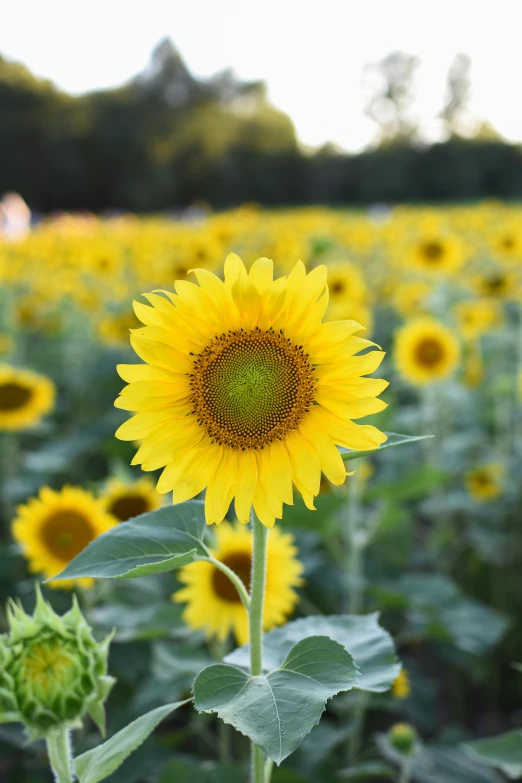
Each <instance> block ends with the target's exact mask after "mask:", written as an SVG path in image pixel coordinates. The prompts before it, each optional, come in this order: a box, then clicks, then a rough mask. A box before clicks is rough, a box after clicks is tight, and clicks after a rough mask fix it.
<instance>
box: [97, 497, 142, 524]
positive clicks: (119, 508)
mask: <svg viewBox="0 0 522 783" xmlns="http://www.w3.org/2000/svg"><path fill="white" fill-rule="evenodd" d="M107 511H108V512H109V514H112V515H113V516H115V517H116V519H119V521H120V522H126V521H127V520H128V519H132V517H138V516H139V515H140V514H145V513H146V512H147V511H150V508H149V504H148V502H147V499H146V498H144V497H143V496H142V495H138V494H129V495H120V497H117V498H114V500H113V501H112V503H110V505H109V507H108V509H107Z"/></svg>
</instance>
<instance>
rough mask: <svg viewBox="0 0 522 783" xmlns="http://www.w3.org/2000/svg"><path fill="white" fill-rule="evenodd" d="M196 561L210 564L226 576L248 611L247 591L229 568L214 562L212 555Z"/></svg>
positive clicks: (219, 562)
mask: <svg viewBox="0 0 522 783" xmlns="http://www.w3.org/2000/svg"><path fill="white" fill-rule="evenodd" d="M198 560H204V561H205V562H206V563H212V565H213V566H214V567H215V568H218V569H219V570H220V571H222V572H223V573H224V574H225V575H226V576H228V578H229V579H230V581H231V582H232V584H233V585H234V587H235V588H236V590H237V592H238V593H239V597H240V598H241V601H242V602H243V606H244V607H245V609H246V610H247V612H248V611H249V610H250V596H249V595H248V590H247V589H246V587H245V585H244V584H243V582H242V581H241V579H240V577H239V576H238V575H237V574H236V573H235V572H234V571H232V569H231V568H229V567H228V566H226V565H225V564H224V563H222V562H221V561H220V560H216V558H215V557H212V555H209V557H199V558H198Z"/></svg>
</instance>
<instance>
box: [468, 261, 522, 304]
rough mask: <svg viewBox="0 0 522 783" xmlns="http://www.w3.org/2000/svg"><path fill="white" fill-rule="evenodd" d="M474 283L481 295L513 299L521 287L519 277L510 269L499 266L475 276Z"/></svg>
mask: <svg viewBox="0 0 522 783" xmlns="http://www.w3.org/2000/svg"><path fill="white" fill-rule="evenodd" d="M472 285H473V287H474V289H475V290H476V291H477V293H478V294H480V296H490V297H493V298H495V299H512V298H513V297H514V296H515V295H516V294H517V293H518V289H519V285H518V278H517V276H516V275H515V274H514V273H513V272H512V271H510V270H507V269H501V268H500V267H497V268H495V269H490V270H489V271H487V272H483V273H482V274H480V275H477V276H475V278H474V279H473V280H472Z"/></svg>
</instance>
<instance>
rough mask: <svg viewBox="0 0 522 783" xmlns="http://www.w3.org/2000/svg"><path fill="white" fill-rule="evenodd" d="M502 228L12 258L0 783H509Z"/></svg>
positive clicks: (206, 236) (78, 239) (53, 223)
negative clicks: (53, 781) (351, 782)
mask: <svg viewBox="0 0 522 783" xmlns="http://www.w3.org/2000/svg"><path fill="white" fill-rule="evenodd" d="M521 226H522V208H520V207H518V206H508V205H505V204H502V203H500V202H493V201H491V202H483V203H479V204H476V205H474V206H453V207H451V206H448V207H440V208H428V207H407V206H400V207H395V208H393V209H390V210H388V209H386V210H385V209H373V210H369V211H367V212H363V211H361V212H356V211H343V210H333V209H327V208H319V207H317V208H299V209H292V210H281V211H264V210H262V209H260V208H258V207H257V206H256V205H254V204H251V205H250V204H246V205H244V206H243V207H241V208H238V209H235V210H233V211H229V212H224V213H216V214H205V213H203V212H202V211H201V212H194V213H188V214H187V215H185V216H183V218H181V217H180V218H179V219H173V218H172V219H171V218H166V217H157V218H154V217H150V218H139V217H135V216H132V215H125V216H120V217H117V218H111V219H101V218H96V217H94V216H89V215H85V216H72V215H63V216H60V217H54V218H52V219H51V218H49V219H46V220H44V221H42V222H41V223H39V224H38V225H37V226H36V227H34V228H33V230H32V231H31V232H30V233H28V234H27V235H25V236H24V237H22V238H18V239H13V238H11V239H10V238H8V237H4V238H3V239H2V238H1V237H0V284H1V288H0V444H1V448H0V520H1V524H2V536H1V539H0V597H1V606H2V608H1V609H0V623H1V628H0V632H1V633H0V781H2V783H3V781H6V783H7V782H8V783H51V781H52V780H53V779H55V780H56V781H57V783H73V781H75V780H77V781H79V783H98V781H102V780H108V781H110V783H185V782H186V783H191V781H196V782H197V783H200V782H201V783H246V781H247V780H249V781H251V783H307V782H308V781H313V782H314V783H317V781H320V782H321V783H333V782H334V781H344V780H346V781H348V780H349V781H370V783H381V782H382V783H384V782H385V781H396V782H397V783H409V782H410V781H411V782H412V783H502V781H504V780H506V779H518V778H520V777H522V674H521V671H522V663H521V662H522V648H521V644H520V639H521V634H522V625H521V620H520V606H521V602H522V580H521V579H520V573H521V569H522V532H521V529H520V524H521V521H522V514H521V511H520V509H521V503H522V490H521V486H520V480H519V477H520V475H521V468H522V229H521ZM4 607H5V609H4ZM53 776H54V777H53Z"/></svg>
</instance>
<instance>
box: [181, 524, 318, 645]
mask: <svg viewBox="0 0 522 783" xmlns="http://www.w3.org/2000/svg"><path fill="white" fill-rule="evenodd" d="M215 536H216V543H215V546H214V549H213V555H214V557H215V558H216V559H217V560H220V561H221V562H222V563H224V564H225V565H227V566H228V567H229V568H231V569H232V571H234V572H235V573H236V574H237V575H238V576H239V577H241V579H242V581H243V583H244V584H245V586H246V587H247V589H249V587H250V572H251V567H252V534H251V531H250V529H249V528H247V527H244V526H242V525H239V524H235V525H233V524H230V523H229V522H223V523H222V524H221V525H219V527H217V528H216V531H215ZM302 573H303V566H302V564H301V563H300V562H299V560H298V559H297V548H296V546H295V543H294V539H293V537H292V536H291V535H290V534H289V533H283V532H281V531H280V530H279V528H277V527H276V528H274V530H272V531H271V533H270V536H269V537H268V549H267V575H266V596H265V608H264V616H263V626H264V629H265V630H266V631H269V630H271V629H272V628H275V627H276V626H277V625H282V624H283V623H284V622H285V621H286V620H287V619H288V617H289V615H290V614H291V613H292V611H293V610H294V608H295V606H296V604H297V602H298V600H299V596H298V593H297V592H296V588H297V587H300V586H301V585H302V584H303V579H302V577H301V574H302ZM178 578H179V580H180V582H182V583H183V584H184V585H185V587H183V588H182V589H181V590H178V591H177V592H176V593H174V595H173V599H174V601H176V602H178V603H184V604H186V607H185V609H184V611H183V618H184V620H185V622H186V623H187V624H188V625H189V626H190V627H191V628H194V629H196V630H200V629H201V630H204V632H205V634H206V635H207V636H209V637H212V636H215V637H216V638H217V639H218V640H219V641H222V642H223V641H225V639H226V638H227V637H228V636H229V634H231V633H233V634H234V636H235V639H236V641H237V643H238V644H245V643H246V642H247V641H248V616H247V612H246V610H245V607H244V606H243V604H242V603H241V599H240V597H239V595H238V593H237V591H236V589H235V587H234V586H233V584H232V583H231V582H230V580H229V579H228V577H227V576H226V575H225V574H224V573H223V572H222V571H220V570H219V569H217V568H216V567H215V566H214V565H212V563H205V562H196V563H190V565H187V566H184V567H183V568H181V569H180V571H179V572H178Z"/></svg>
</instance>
